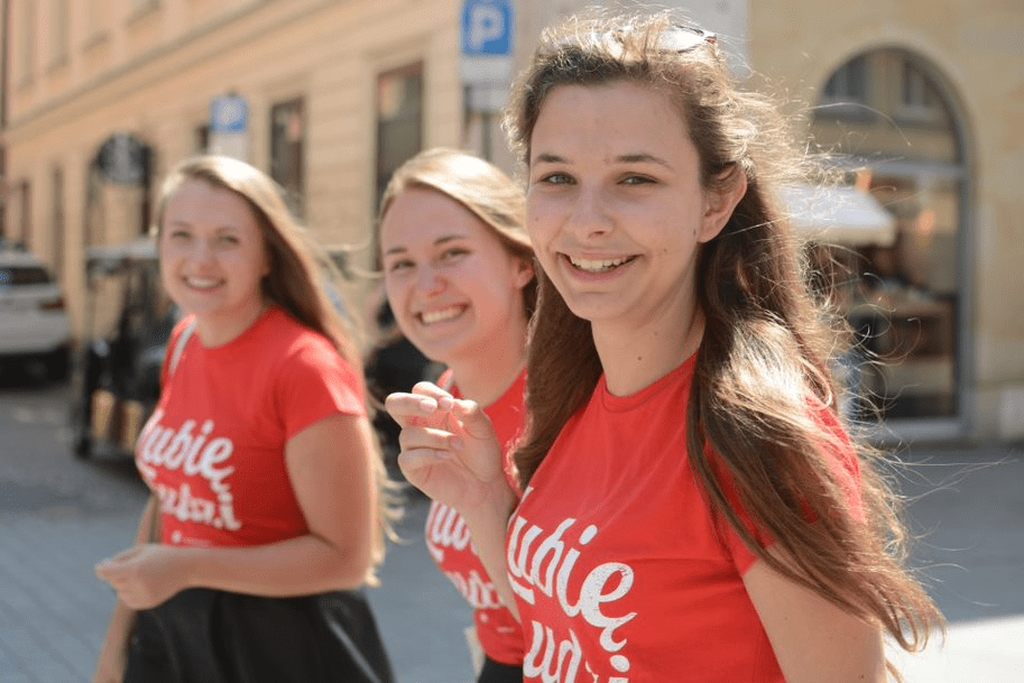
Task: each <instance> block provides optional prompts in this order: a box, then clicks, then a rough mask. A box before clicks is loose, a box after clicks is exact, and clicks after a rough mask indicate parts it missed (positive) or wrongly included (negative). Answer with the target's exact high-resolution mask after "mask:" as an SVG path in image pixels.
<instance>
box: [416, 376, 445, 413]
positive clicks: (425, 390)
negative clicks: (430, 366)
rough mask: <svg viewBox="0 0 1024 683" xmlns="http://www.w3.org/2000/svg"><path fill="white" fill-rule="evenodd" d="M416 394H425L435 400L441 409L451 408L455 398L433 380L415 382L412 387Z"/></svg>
mask: <svg viewBox="0 0 1024 683" xmlns="http://www.w3.org/2000/svg"><path fill="white" fill-rule="evenodd" d="M412 393H414V394H416V395H417V396H427V397H429V398H432V399H434V400H435V401H437V404H438V406H440V407H441V409H442V410H451V406H452V403H453V402H454V400H455V398H454V397H453V396H452V395H451V394H450V393H448V392H447V391H445V390H444V389H442V388H441V387H439V386H437V385H436V384H434V383H433V382H417V383H416V385H415V386H413V388H412Z"/></svg>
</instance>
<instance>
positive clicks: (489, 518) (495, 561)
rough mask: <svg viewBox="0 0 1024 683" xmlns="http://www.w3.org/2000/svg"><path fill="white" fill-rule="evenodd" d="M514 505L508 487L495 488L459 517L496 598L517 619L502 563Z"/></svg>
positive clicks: (510, 589) (517, 613) (514, 604)
mask: <svg viewBox="0 0 1024 683" xmlns="http://www.w3.org/2000/svg"><path fill="white" fill-rule="evenodd" d="M502 484H504V482H502ZM515 505H516V496H515V493H513V491H512V489H510V488H509V487H508V486H507V485H502V486H498V487H495V490H494V492H493V493H492V494H491V495H490V496H489V497H488V499H487V500H486V501H484V502H483V503H481V504H480V505H479V506H477V507H476V508H475V509H473V510H466V511H465V512H464V513H462V515H463V518H464V519H465V520H466V525H467V526H468V527H469V533H470V536H471V538H472V539H473V547H474V548H475V549H476V553H477V555H478V556H479V557H480V561H481V562H482V563H483V565H484V569H486V570H487V574H488V576H490V579H491V583H492V584H493V585H494V588H495V590H496V591H497V592H498V596H499V597H500V598H501V601H502V602H503V603H504V604H505V606H506V607H508V609H509V610H510V611H511V612H512V614H513V615H514V616H515V618H516V619H519V609H518V607H517V605H516V600H515V593H513V592H512V586H511V584H510V583H509V581H508V571H507V569H506V566H507V565H506V563H505V534H506V531H507V529H508V520H509V517H510V516H511V514H512V510H513V509H514V508H515Z"/></svg>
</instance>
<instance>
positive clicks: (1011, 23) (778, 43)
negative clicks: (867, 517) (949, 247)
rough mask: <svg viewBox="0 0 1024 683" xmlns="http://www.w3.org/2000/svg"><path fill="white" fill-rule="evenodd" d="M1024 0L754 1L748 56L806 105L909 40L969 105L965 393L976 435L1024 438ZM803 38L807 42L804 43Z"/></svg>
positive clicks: (960, 105) (964, 115)
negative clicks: (849, 70) (867, 54)
mask: <svg viewBox="0 0 1024 683" xmlns="http://www.w3.org/2000/svg"><path fill="white" fill-rule="evenodd" d="M1021 35H1024V7H1022V6H1021V4H1020V3H1019V2H1016V1H1015V0H981V1H980V2H966V1H957V0H944V1H942V2H938V3H936V2H925V1H924V0H912V1H908V2H899V3H894V2H882V1H881V0H877V1H876V0H869V1H867V2H860V3H826V4H822V3H818V2H810V1H809V0H781V1H779V2H773V3H752V7H751V17H750V61H751V63H752V65H753V66H754V68H755V69H756V70H758V71H759V72H762V73H764V74H768V75H769V76H770V77H771V79H772V80H773V81H774V82H775V83H776V84H784V86H785V87H786V88H787V89H789V91H790V92H791V93H793V94H795V95H797V96H799V97H801V98H802V99H804V100H805V101H806V102H808V103H814V102H816V101H817V99H818V93H820V91H821V88H822V87H823V85H824V83H825V82H826V80H827V79H828V77H829V76H830V75H831V74H832V73H833V72H834V71H835V70H836V69H837V68H838V67H839V66H841V65H842V64H843V63H845V62H846V61H847V60H849V59H850V58H851V57H853V56H854V55H856V54H858V53H861V52H864V51H866V50H870V49H873V48H880V47H900V48H903V49H906V50H909V51H911V52H912V53H915V54H916V55H918V56H920V57H921V58H923V60H925V61H926V62H928V63H929V64H930V65H932V66H933V67H934V70H935V75H936V76H937V77H938V78H939V79H940V82H942V83H943V84H944V85H945V86H946V90H947V94H948V95H949V96H950V98H951V100H952V101H953V103H954V107H955V109H956V112H957V113H958V114H959V118H960V124H961V126H962V133H963V134H964V136H965V142H966V152H967V163H968V173H969V182H968V184H969V193H968V194H969V200H968V201H969V209H968V219H967V221H966V225H964V226H962V229H964V230H966V231H967V243H968V247H967V256H968V270H969V274H970V282H969V283H965V284H966V286H967V289H966V292H965V293H966V295H967V297H968V300H967V305H968V306H969V309H968V310H969V311H970V316H969V323H968V328H969V329H967V330H962V332H964V333H966V334H967V335H968V355H967V357H966V358H964V362H965V363H967V364H968V365H969V366H970V367H969V368H968V373H967V378H966V379H967V382H968V386H967V387H966V389H967V394H966V399H967V405H966V406H965V408H966V411H967V416H966V417H967V419H968V426H969V433H970V434H971V435H973V436H975V437H976V438H980V439H989V438H1004V439H1010V438H1016V439H1019V438H1021V437H1024V351H1022V350H1024V296H1022V295H1021V293H1020V292H1019V290H1018V289H1016V288H1014V287H1012V286H1011V285H1010V283H1011V282H1013V281H1014V280H1015V278H1014V273H1015V271H1016V270H1018V269H1019V267H1020V266H1019V264H1020V263H1021V262H1022V261H1024V223H1022V222H1021V220H1020V214H1021V210H1022V208H1024V205H1022V201H1021V195H1020V180H1019V179H1020V177H1021V175H1022V174H1024V129H1022V128H1021V127H1020V121H1021V120H1022V113H1024V68H1022V67H1024V42H1022V41H1021V39H1020V36H1021ZM794 46H799V48H798V49H797V48H794Z"/></svg>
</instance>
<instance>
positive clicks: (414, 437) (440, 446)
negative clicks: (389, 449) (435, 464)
mask: <svg viewBox="0 0 1024 683" xmlns="http://www.w3.org/2000/svg"><path fill="white" fill-rule="evenodd" d="M398 445H399V447H401V449H402V450H403V451H405V450H415V449H417V448H428V449H431V450H437V451H453V450H461V449H462V446H463V442H462V439H460V438H459V437H458V436H456V435H455V434H452V433H451V432H449V431H447V430H444V429H435V428H432V427H407V428H405V429H403V430H402V432H401V433H400V434H399V435H398Z"/></svg>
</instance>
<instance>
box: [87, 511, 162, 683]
mask: <svg viewBox="0 0 1024 683" xmlns="http://www.w3.org/2000/svg"><path fill="white" fill-rule="evenodd" d="M156 505H157V503H156V496H153V495H150V497H149V501H148V502H147V503H146V507H145V508H144V509H143V511H142V518H141V519H140V520H139V528H138V531H137V532H136V534H135V544H136V545H139V544H142V543H147V542H148V541H149V540H150V539H151V538H152V537H153V532H154V531H155V530H154V529H153V520H154V519H156V514H157V512H156ZM134 625H135V610H133V609H132V608H130V607H128V605H126V604H124V603H123V602H121V600H120V599H118V600H117V602H116V603H115V604H114V612H113V614H112V615H111V616H110V624H109V625H108V626H107V635H106V637H105V638H104V640H103V645H102V646H101V648H100V654H99V658H98V659H97V660H96V671H95V673H94V674H93V681H94V682H95V683H115V681H120V680H121V678H122V677H123V676H124V667H125V664H126V659H127V655H128V639H129V637H130V636H131V631H132V627H133V626H134Z"/></svg>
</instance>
